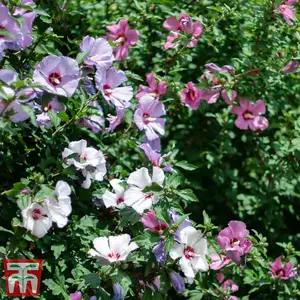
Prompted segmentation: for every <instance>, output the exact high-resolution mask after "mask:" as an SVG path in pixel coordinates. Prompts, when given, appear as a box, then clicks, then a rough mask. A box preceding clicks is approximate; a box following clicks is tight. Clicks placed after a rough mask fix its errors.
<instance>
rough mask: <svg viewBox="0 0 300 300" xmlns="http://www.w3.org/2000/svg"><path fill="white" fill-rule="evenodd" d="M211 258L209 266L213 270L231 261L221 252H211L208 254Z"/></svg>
mask: <svg viewBox="0 0 300 300" xmlns="http://www.w3.org/2000/svg"><path fill="white" fill-rule="evenodd" d="M210 258H211V259H212V261H213V262H212V263H211V264H210V268H211V269H213V270H220V269H221V268H223V267H224V266H226V265H228V264H229V263H230V262H231V259H230V258H228V257H226V256H225V255H222V254H217V253H213V254H211V255H210Z"/></svg>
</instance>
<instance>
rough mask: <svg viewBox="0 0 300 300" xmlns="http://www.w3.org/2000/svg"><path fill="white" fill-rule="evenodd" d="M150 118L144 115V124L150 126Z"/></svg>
mask: <svg viewBox="0 0 300 300" xmlns="http://www.w3.org/2000/svg"><path fill="white" fill-rule="evenodd" d="M149 118H150V116H149V115H148V114H146V113H144V114H143V119H144V123H145V124H149V122H150V120H149Z"/></svg>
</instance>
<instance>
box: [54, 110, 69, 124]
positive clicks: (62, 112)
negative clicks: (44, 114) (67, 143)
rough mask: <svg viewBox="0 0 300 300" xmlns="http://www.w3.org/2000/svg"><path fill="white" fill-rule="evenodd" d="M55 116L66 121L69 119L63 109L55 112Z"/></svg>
mask: <svg viewBox="0 0 300 300" xmlns="http://www.w3.org/2000/svg"><path fill="white" fill-rule="evenodd" d="M57 116H58V117H59V118H60V119H61V120H63V121H64V122H68V121H69V120H70V118H69V116H68V115H67V114H66V112H65V111H61V112H59V113H58V114H57Z"/></svg>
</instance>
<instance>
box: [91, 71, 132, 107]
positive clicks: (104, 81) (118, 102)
mask: <svg viewBox="0 0 300 300" xmlns="http://www.w3.org/2000/svg"><path fill="white" fill-rule="evenodd" d="M95 81H96V88H97V89H98V90H99V91H101V93H102V95H103V97H104V99H105V100H106V102H107V103H109V104H110V102H111V103H113V105H115V106H116V107H119V108H127V107H129V106H130V100H131V99H132V97H133V89H132V86H122V87H119V85H120V84H122V83H123V82H125V81H127V77H126V75H125V73H124V72H123V71H117V70H116V69H115V68H111V69H109V70H107V71H106V70H104V69H98V70H97V72H96V76H95Z"/></svg>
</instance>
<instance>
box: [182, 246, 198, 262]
mask: <svg viewBox="0 0 300 300" xmlns="http://www.w3.org/2000/svg"><path fill="white" fill-rule="evenodd" d="M183 255H184V256H185V258H186V259H193V258H194V257H195V256H196V254H195V250H194V248H193V247H191V246H187V247H186V248H185V249H184V251H183Z"/></svg>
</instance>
